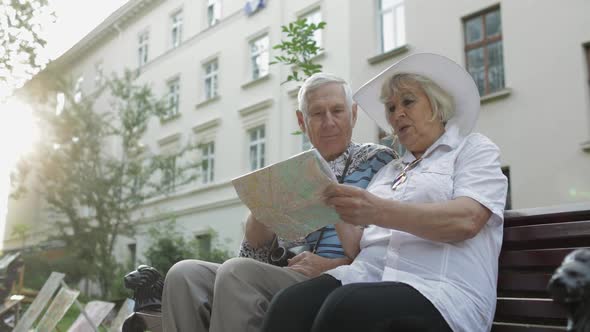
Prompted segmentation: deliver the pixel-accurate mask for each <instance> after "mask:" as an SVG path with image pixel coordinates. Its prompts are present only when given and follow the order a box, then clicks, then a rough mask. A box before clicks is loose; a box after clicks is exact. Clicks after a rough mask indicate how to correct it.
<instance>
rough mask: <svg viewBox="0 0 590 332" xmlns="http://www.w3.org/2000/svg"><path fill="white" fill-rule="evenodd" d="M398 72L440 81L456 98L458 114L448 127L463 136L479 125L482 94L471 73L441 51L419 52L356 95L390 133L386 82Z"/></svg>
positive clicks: (380, 75) (372, 116) (365, 109)
mask: <svg viewBox="0 0 590 332" xmlns="http://www.w3.org/2000/svg"><path fill="white" fill-rule="evenodd" d="M398 73H407V74H419V75H422V76H426V77H428V78H430V79H431V80H433V81H434V82H435V83H436V84H438V85H439V86H440V87H441V88H442V89H443V90H445V91H446V92H447V93H449V94H450V95H451V96H452V97H453V101H454V105H455V114H454V115H453V117H452V118H451V119H450V120H449V121H448V122H447V125H446V128H447V129H448V128H451V127H453V126H454V127H457V128H458V129H459V133H460V134H461V135H463V136H465V135H467V134H469V133H470V132H471V131H472V130H473V128H474V127H475V123H476V122H477V117H478V115H479V106H480V97H479V91H478V90H477V86H476V85H475V82H474V81H473V78H471V75H469V73H468V72H467V71H466V70H465V69H463V67H461V66H460V65H459V64H457V63H456V62H454V61H452V60H451V59H449V58H447V57H444V56H442V55H438V54H432V53H417V54H413V55H410V56H407V57H405V58H403V59H401V60H400V61H398V62H397V63H395V64H393V65H391V66H390V67H389V68H387V69H385V70H384V71H382V72H381V73H380V74H379V75H377V76H375V77H373V78H372V79H371V80H370V81H369V82H367V83H366V84H365V85H363V86H362V87H361V88H360V89H359V90H358V91H357V92H356V93H355V94H354V96H353V99H354V100H355V101H356V102H357V104H358V105H359V106H360V107H361V108H362V109H363V111H365V112H366V113H367V114H368V115H369V116H370V117H371V118H372V119H373V120H374V121H375V122H377V125H378V126H379V127H381V128H382V129H383V130H385V131H386V132H387V133H391V132H392V130H393V129H392V128H391V126H390V125H389V123H388V122H387V118H386V115H385V106H384V105H383V103H381V100H380V95H381V87H382V86H383V83H384V82H385V81H386V80H388V79H389V78H391V77H392V76H393V75H395V74H398Z"/></svg>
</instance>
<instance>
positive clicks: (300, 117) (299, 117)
mask: <svg viewBox="0 0 590 332" xmlns="http://www.w3.org/2000/svg"><path fill="white" fill-rule="evenodd" d="M296 114H297V123H298V124H299V129H301V131H302V132H304V133H305V132H306V131H305V129H306V128H305V118H304V117H303V113H301V111H300V110H297V112H296Z"/></svg>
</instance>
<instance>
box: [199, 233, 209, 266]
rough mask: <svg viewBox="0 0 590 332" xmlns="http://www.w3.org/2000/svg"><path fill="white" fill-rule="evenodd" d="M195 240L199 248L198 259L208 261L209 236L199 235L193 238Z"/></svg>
mask: <svg viewBox="0 0 590 332" xmlns="http://www.w3.org/2000/svg"><path fill="white" fill-rule="evenodd" d="M195 239H196V240H197V247H198V248H199V249H198V250H199V252H198V257H199V258H200V259H205V260H206V259H208V258H209V256H210V255H211V234H209V233H207V234H199V235H197V236H195Z"/></svg>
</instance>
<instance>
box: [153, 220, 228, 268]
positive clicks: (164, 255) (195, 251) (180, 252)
mask: <svg viewBox="0 0 590 332" xmlns="http://www.w3.org/2000/svg"><path fill="white" fill-rule="evenodd" d="M148 233H149V236H150V240H151V241H150V242H151V245H150V247H149V248H148V249H147V250H146V253H145V257H146V259H147V263H148V264H149V265H151V266H153V267H155V268H156V269H157V270H158V271H160V272H161V273H162V274H164V275H165V274H166V273H167V272H168V270H169V269H170V268H171V267H172V265H174V264H175V263H176V262H179V261H181V260H184V259H200V260H203V261H208V262H213V263H223V262H224V261H226V260H227V259H229V258H230V257H232V256H233V255H231V254H230V253H229V252H228V251H227V250H226V249H225V248H223V247H222V246H221V245H220V244H219V243H217V241H216V240H217V234H215V233H214V232H213V231H211V232H210V233H209V234H208V235H209V236H210V241H211V247H210V248H203V246H202V245H201V243H200V242H199V240H198V239H197V238H196V237H193V238H192V239H191V240H187V239H186V238H185V236H183V234H181V233H180V232H179V231H177V228H176V227H175V223H174V222H171V223H170V224H169V225H167V226H166V227H152V228H150V229H149V231H148Z"/></svg>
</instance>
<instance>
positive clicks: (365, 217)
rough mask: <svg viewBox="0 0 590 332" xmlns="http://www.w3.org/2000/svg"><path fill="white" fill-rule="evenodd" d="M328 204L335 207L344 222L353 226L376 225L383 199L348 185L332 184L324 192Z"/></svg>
mask: <svg viewBox="0 0 590 332" xmlns="http://www.w3.org/2000/svg"><path fill="white" fill-rule="evenodd" d="M324 198H325V200H324V201H325V202H326V204H328V205H329V206H333V207H334V208H335V209H336V212H338V214H339V215H340V219H342V221H344V222H346V223H349V224H353V225H360V226H364V225H370V224H375V221H376V220H377V219H378V217H379V214H380V211H381V209H380V208H379V204H380V203H381V199H380V198H379V197H377V196H375V195H373V194H371V193H370V192H368V191H366V190H363V189H360V188H357V187H352V186H347V185H342V184H331V185H329V186H328V187H327V188H326V190H324Z"/></svg>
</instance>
